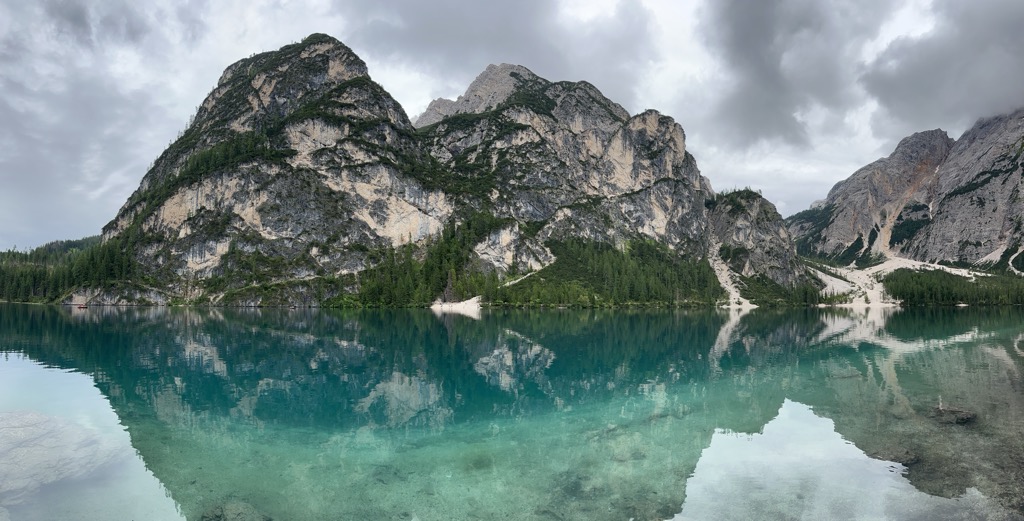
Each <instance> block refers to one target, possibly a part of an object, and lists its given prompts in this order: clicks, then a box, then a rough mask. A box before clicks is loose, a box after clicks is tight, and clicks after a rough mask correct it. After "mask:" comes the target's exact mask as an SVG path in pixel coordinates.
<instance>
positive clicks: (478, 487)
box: [0, 305, 1024, 520]
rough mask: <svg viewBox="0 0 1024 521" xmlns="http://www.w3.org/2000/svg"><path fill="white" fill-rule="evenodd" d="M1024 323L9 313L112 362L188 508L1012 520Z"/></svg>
mask: <svg viewBox="0 0 1024 521" xmlns="http://www.w3.org/2000/svg"><path fill="white" fill-rule="evenodd" d="M1021 315H1022V313H1021V311H1020V310H1017V309H1013V308H1005V309H993V310H983V309H973V308H968V309H930V310H872V311H870V312H867V313H855V312H851V311H848V310H818V309H808V310H791V311H773V310H755V311H754V312H751V313H749V314H745V315H739V314H731V315H730V314H729V313H727V312H722V311H718V310H708V311H690V312H673V311H645V312H632V311H615V312H607V311H570V310H560V311H485V312H484V313H483V314H482V315H481V317H480V319H479V320H474V319H472V318H469V317H465V316H453V315H442V316H440V317H437V316H434V315H433V314H432V313H430V312H428V311H362V312H342V311H332V310H323V311H310V310H231V309H212V310H194V309H167V308H138V309H114V308H110V309H103V308H90V309H88V310H67V309H60V308H49V307H41V306H16V305H0V349H2V350H4V351H8V352H15V353H21V354H23V355H24V356H27V357H28V358H29V359H30V360H32V361H34V362H36V363H38V364H42V365H45V366H49V367H57V368H64V369H69V370H72V371H75V372H78V373H84V374H86V375H89V376H91V378H92V379H93V381H94V382H95V385H96V387H98V388H99V390H100V391H101V392H102V396H103V397H104V398H105V399H106V400H107V401H108V402H109V405H110V406H111V407H112V408H113V411H114V412H115V413H116V414H117V418H118V419H119V421H120V423H121V424H122V425H123V426H124V427H125V428H126V429H127V431H128V433H129V434H130V435H131V444H132V446H133V447H134V448H135V450H136V451H138V454H139V456H140V457H141V460H142V461H143V462H144V463H145V467H146V468H148V469H149V471H151V472H152V474H153V475H155V476H156V477H157V478H158V479H159V480H160V482H161V483H162V484H163V486H164V487H166V490H167V492H168V493H169V494H170V496H171V497H172V498H173V499H174V501H175V502H176V503H177V505H178V507H179V508H180V510H181V512H182V513H183V514H184V515H185V517H187V518H188V519H201V518H203V516H204V515H206V516H207V518H215V517H216V516H217V515H221V516H222V517H223V513H224V512H226V511H227V509H228V507H226V506H225V505H228V506H230V508H234V509H236V510H237V509H243V510H245V511H247V512H256V513H259V514H258V515H261V516H268V517H271V518H274V519H291V518H304V519H338V518H343V519H394V518H397V519H412V518H413V517H415V518H418V519H422V520H427V519H474V518H480V519H486V518H506V519H578V518H588V519H629V518H636V519H658V518H661V519H667V518H672V517H673V516H677V518H686V519H701V518H707V517H709V516H710V514H709V512H715V515H714V516H711V517H717V518H728V517H730V516H734V518H739V517H740V516H742V515H744V514H743V513H744V512H749V511H750V510H747V509H750V508H756V509H757V511H759V512H762V513H764V515H765V516H768V517H767V518H772V517H778V518H788V517H790V516H794V515H795V516H796V517H801V516H802V517H804V518H808V519H809V518H814V517H817V516H819V515H822V516H825V517H835V518H840V519H841V518H856V517H858V516H860V517H863V516H868V517H876V516H880V518H892V519H903V518H918V517H921V516H925V517H927V518H935V517H932V516H936V515H937V516H938V518H943V516H946V517H947V518H954V519H955V518H961V517H963V516H971V515H974V516H983V517H984V516H987V517H989V518H999V517H1003V518H1009V519H1016V518H1019V516H1018V514H1020V513H1021V512H1024V499H1022V498H1021V497H1020V494H1019V490H1022V489H1024V473H1022V472H1021V470H1020V469H1021V468H1024V467H1022V463H1024V443H1022V441H1020V438H1021V437H1020V436H1019V433H1020V432H1022V427H1024V396H1022V394H1021V392H1020V390H1021V380H1020V374H1019V373H1020V368H1021V367H1020V366H1021V361H1022V358H1024V353H1022V350H1021V347H1022V346H1021V344H1020V343H1021V339H1022V330H1021V327H1020V324H1022V323H1024V321H1022V320H1021V318H1024V317H1022V316H1021ZM2 364H3V362H0V370H2V369H3V367H4V366H3V365H2ZM24 385H25V386H30V385H31V383H25V384H24ZM32 392H34V391H33V390H32V389H23V390H21V392H20V393H19V394H23V395H28V394H29V393H32ZM18 402H19V398H18V396H17V395H10V396H2V397H0V412H3V411H9V410H15V409H20V408H22V407H20V405H19V403H18ZM940 406H941V408H940ZM954 409H955V410H957V411H966V412H969V413H970V414H971V415H973V416H972V417H971V418H970V419H965V420H964V421H963V423H960V424H958V423H956V421H953V420H950V418H951V417H950V416H949V415H948V414H946V411H948V410H954ZM811 411H813V413H812V412H811ZM965 418H966V416H965ZM3 428H4V426H3V425H0V429H3ZM779 429H785V430H786V432H788V433H789V434H787V435H786V436H779V434H778V430H779ZM784 439H789V440H791V441H792V440H803V441H802V442H801V443H799V444H797V443H791V442H783V441H784ZM851 444H852V445H851ZM0 450H2V447H0ZM737 451H740V452H737ZM808 451H812V452H808ZM722 454H732V456H729V457H723V456H722ZM737 454H742V459H736V458H737ZM865 454H866V455H868V456H870V457H871V458H874V459H869V458H867V457H866V456H864V455H865ZM737 473H738V474H737ZM691 475H692V477H691ZM733 475H735V477H736V479H730V478H729V476H733ZM766 476H767V477H766ZM821 480H826V482H825V484H821V483H820V481H821ZM834 480H839V482H840V483H842V484H843V486H831V485H829V484H828V483H830V482H833V481H834ZM709 487H712V488H709ZM708 490H717V491H718V492H717V493H724V492H723V491H724V490H729V491H730V492H729V493H728V494H727V495H728V496H729V497H734V498H735V497H737V495H744V496H745V497H747V498H748V499H749V501H746V502H736V503H735V505H734V506H729V507H727V506H726V505H724V503H723V502H721V501H719V502H718V503H717V505H716V504H715V503H709V502H708V497H709V496H708ZM876 492H877V494H876ZM865 494H868V495H873V496H874V497H875V499H876V500H873V501H865V500H864V497H863V496H864V495H865ZM879 494H881V495H879ZM782 496H785V497H782ZM360 498H373V501H371V502H366V501H362V500H361V499H360ZM896 498H898V499H899V500H898V501H896ZM947 498H951V499H947ZM4 500H5V499H4V496H2V495H0V507H2V506H4V503H3V501H4ZM759 501H760V502H759ZM239 505H241V506H239ZM708 509H711V510H708ZM12 512H13V510H12ZM218 513H220V514H218ZM253 515H256V514H253ZM762 517H763V516H762Z"/></svg>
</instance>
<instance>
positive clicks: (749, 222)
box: [709, 190, 806, 286]
mask: <svg viewBox="0 0 1024 521" xmlns="http://www.w3.org/2000/svg"><path fill="white" fill-rule="evenodd" d="M709 206H711V212H710V216H709V221H710V226H711V231H712V237H713V239H714V241H715V242H716V243H717V244H718V245H719V250H718V252H717V254H718V255H719V256H720V257H721V258H722V260H724V261H725V262H726V263H727V264H728V265H729V268H730V269H732V271H734V272H736V273H738V274H740V275H743V276H745V277H754V276H757V275H763V276H766V277H768V278H769V279H771V280H773V281H775V282H777V283H779V284H781V285H783V286H792V285H794V284H797V283H800V282H804V281H805V280H806V279H805V278H804V276H803V270H802V269H801V267H800V261H799V257H797V253H796V248H795V247H794V243H793V239H792V237H791V236H790V234H789V230H787V229H786V224H785V222H784V221H783V219H782V216H781V215H779V212H778V210H776V209H775V205H773V204H772V203H771V202H769V201H768V200H766V199H765V198H763V197H761V195H760V194H758V193H757V192H754V191H751V190H738V191H735V192H729V193H726V194H720V195H719V196H718V197H717V198H716V199H715V201H714V202H713V203H712V204H711V205H709ZM712 253H715V252H712Z"/></svg>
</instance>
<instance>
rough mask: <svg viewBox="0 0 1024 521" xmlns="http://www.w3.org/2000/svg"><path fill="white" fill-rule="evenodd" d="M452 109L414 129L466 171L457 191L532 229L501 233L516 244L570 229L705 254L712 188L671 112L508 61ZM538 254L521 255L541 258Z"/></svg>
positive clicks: (534, 245) (535, 247) (528, 248)
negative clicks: (623, 101) (617, 99)
mask: <svg viewBox="0 0 1024 521" xmlns="http://www.w3.org/2000/svg"><path fill="white" fill-rule="evenodd" d="M432 106H435V108H436V107H437V106H439V104H438V103H436V102H435V103H434V104H432ZM451 107H453V109H452V110H453V112H452V114H450V115H448V116H447V117H446V118H445V119H442V120H440V121H439V122H437V123H434V124H432V125H428V126H426V127H423V128H421V129H420V132H421V134H422V135H424V136H425V145H426V146H427V147H428V150H429V151H430V153H431V155H433V156H434V157H435V158H436V159H437V160H438V162H439V163H441V165H442V166H443V168H444V169H447V170H450V171H451V172H453V175H455V176H457V177H459V178H462V179H465V180H468V182H467V183H466V186H465V187H464V189H461V190H459V191H458V193H456V194H455V196H456V197H457V198H458V199H459V200H462V201H465V202H466V203H467V204H470V205H475V206H478V207H481V208H484V207H486V208H489V209H491V211H493V212H494V213H495V215H496V216H498V217H503V218H509V219H511V220H513V221H515V222H517V223H523V224H524V225H527V227H529V228H531V229H532V230H533V233H531V234H530V235H531V236H530V237H526V236H524V235H523V234H522V233H520V232H519V231H517V229H518V228H520V227H519V226H514V227H510V228H509V229H506V230H503V231H502V234H504V235H505V236H506V237H508V239H506V241H507V242H509V243H510V244H514V245H515V250H516V251H520V252H539V251H542V250H543V247H542V246H541V245H542V244H543V242H544V241H546V240H548V239H551V238H555V239H560V238H565V237H568V236H575V237H585V238H588V239H593V240H598V241H603V242H611V243H622V242H623V241H626V240H630V239H633V238H638V237H647V238H651V239H655V240H658V241H660V242H663V243H665V244H668V245H669V246H670V247H671V248H673V249H679V250H680V251H683V252H686V253H691V254H693V253H696V254H703V251H704V247H705V246H706V238H705V231H706V229H707V217H706V215H705V210H704V200H705V199H706V198H709V197H713V196H714V193H713V192H712V191H711V188H710V185H709V184H708V182H707V180H706V179H704V178H703V177H702V176H701V175H700V173H699V171H698V170H697V168H696V163H695V161H694V160H693V157H692V156H690V155H689V154H688V153H687V151H686V140H685V136H684V134H683V130H682V128H681V127H680V126H679V125H678V124H677V123H675V121H673V120H672V119H671V118H668V117H666V116H663V115H661V114H658V113H657V112H655V111H647V112H644V113H642V114H639V115H637V116H633V117H630V116H629V114H628V113H627V112H626V111H625V110H624V109H623V108H622V107H620V106H619V105H617V104H615V103H613V102H611V101H610V100H608V99H607V98H605V97H604V96H603V95H602V94H601V93H600V92H599V91H598V90H597V89H596V88H594V86H592V85H590V84H588V83H585V82H579V83H571V82H558V83H552V82H549V81H547V80H543V79H541V78H538V77H537V76H535V75H534V74H533V73H531V72H529V71H528V70H526V69H524V68H523V67H517V66H507V65H501V66H491V67H488V69H487V70H486V71H484V73H483V74H481V76H480V77H479V78H477V80H476V81H474V82H473V84H472V85H471V86H470V88H469V90H467V92H466V94H465V95H463V96H460V97H459V99H458V101H456V102H454V104H453V105H451ZM435 113H436V112H431V110H430V109H428V112H427V113H425V114H424V116H430V117H429V118H427V121H430V120H431V118H433V117H434V116H433V115H432V114H435ZM419 121H420V122H421V123H422V122H423V121H424V117H422V116H421V117H420V119H419ZM543 257H544V256H543V254H540V255H537V256H535V257H534V258H532V259H521V260H523V261H525V262H526V264H530V265H539V264H542V263H543Z"/></svg>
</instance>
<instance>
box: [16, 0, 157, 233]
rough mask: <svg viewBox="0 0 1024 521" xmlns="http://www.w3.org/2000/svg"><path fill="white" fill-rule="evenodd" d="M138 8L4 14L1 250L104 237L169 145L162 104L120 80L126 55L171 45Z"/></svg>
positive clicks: (58, 4) (85, 6) (25, 7)
mask: <svg viewBox="0 0 1024 521" xmlns="http://www.w3.org/2000/svg"><path fill="white" fill-rule="evenodd" d="M132 5H133V4H131V3H125V2H119V1H113V2H104V3H95V2H76V1H50V2H46V3H42V4H33V3H31V2H23V3H18V5H13V4H12V5H8V6H4V7H2V8H0V14H4V15H8V16H10V17H11V19H13V20H16V21H17V24H15V25H13V26H12V27H13V29H9V30H8V31H7V32H4V33H0V63H2V65H3V67H2V70H0V90H2V91H3V92H4V96H3V97H0V121H3V124H2V125H0V183H2V187H3V188H2V189H0V247H2V248H4V249H6V248H9V247H12V246H15V245H17V246H19V247H30V246H36V245H39V244H41V243H43V242H47V241H50V240H56V239H73V238H79V237H83V236H86V235H95V234H97V233H99V231H100V228H101V227H102V226H103V224H105V223H106V221H107V220H109V219H110V218H112V217H113V214H114V211H116V208H117V207H119V206H120V205H121V204H122V203H123V202H124V200H125V198H126V197H127V195H128V193H130V192H131V189H133V188H134V187H135V185H136V184H137V183H138V179H139V178H140V177H141V174H142V172H144V170H145V168H146V165H147V163H148V162H149V161H151V160H152V158H153V157H156V154H158V153H159V149H160V148H162V146H164V145H165V144H166V143H165V142H164V143H161V142H160V141H159V140H157V139H154V137H155V136H154V134H153V133H152V132H151V129H154V128H159V129H166V128H168V125H170V124H173V123H172V122H171V121H169V118H168V113H167V111H166V110H165V109H164V108H163V107H161V106H160V103H161V100H160V99H159V97H158V96H152V95H151V94H152V93H150V92H148V91H147V89H146V88H144V86H145V85H146V84H145V83H142V85H143V88H139V84H136V85H134V86H132V85H126V83H127V82H125V79H124V77H121V76H118V75H116V74H111V69H110V67H111V66H113V65H114V62H116V59H114V56H116V55H117V53H118V52H122V51H126V50H127V51H138V52H140V53H143V54H145V55H147V56H149V57H152V58H153V59H156V60H159V59H160V56H161V55H162V51H161V49H162V48H164V47H166V43H165V42H164V41H163V40H162V39H161V38H160V36H159V33H158V32H154V31H153V30H152V26H151V24H150V21H149V20H150V19H151V17H150V14H149V13H147V12H143V11H137V10H133V9H132ZM127 74H136V73H135V72H133V71H131V70H128V71H127ZM149 81H150V82H159V81H161V79H160V78H152V79H150V80H149Z"/></svg>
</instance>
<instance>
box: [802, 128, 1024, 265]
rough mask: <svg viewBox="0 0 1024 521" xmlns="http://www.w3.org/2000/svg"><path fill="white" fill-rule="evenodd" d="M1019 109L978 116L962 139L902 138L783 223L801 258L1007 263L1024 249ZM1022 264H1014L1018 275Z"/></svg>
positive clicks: (1023, 141)
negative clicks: (883, 257) (886, 154)
mask: <svg viewBox="0 0 1024 521" xmlns="http://www.w3.org/2000/svg"><path fill="white" fill-rule="evenodd" d="M1022 151H1024V109H1022V110H1019V111H1017V112H1014V113H1012V114H1007V115H1002V116H997V117H993V118H987V119H982V120H979V121H978V122H977V123H976V124H975V125H974V127H973V128H971V129H970V130H968V131H967V132H966V133H964V135H963V136H961V137H960V139H958V140H956V141H955V142H954V141H952V140H951V139H950V138H949V137H948V136H947V135H946V133H945V132H943V131H941V130H932V131H928V132H921V133H918V134H914V135H912V136H910V137H907V138H905V139H904V140H903V141H901V142H900V144H899V145H898V146H897V147H896V150H895V151H894V152H893V154H892V155H890V156H889V157H887V158H883V159H880V160H878V161H876V162H874V163H872V164H870V165H868V166H865V167H864V168H862V169H860V170H858V171H857V172H855V173H854V174H853V175H852V176H850V178H849V179H846V180H845V181H841V182H839V183H837V184H836V185H835V186H834V187H833V188H832V190H831V191H830V192H829V194H828V197H827V198H826V199H825V200H824V201H823V202H820V203H816V204H815V205H814V206H812V207H811V208H810V209H808V210H805V211H803V212H800V213H798V214H795V215H793V216H791V217H790V218H789V219H787V224H788V226H789V231H790V233H792V234H793V236H794V237H795V238H796V241H797V245H798V249H799V250H800V252H801V253H803V254H810V255H818V256H825V257H831V258H834V259H837V260H840V261H842V262H843V263H848V262H852V261H854V260H856V259H858V258H859V259H865V258H867V257H870V256H871V255H874V254H887V255H892V256H903V257H909V258H913V259H916V260H921V261H927V262H954V263H971V264H991V265H1001V266H1004V267H1006V266H1007V265H1008V264H1009V261H1010V260H1011V258H1014V259H1015V258H1016V254H1017V253H1018V252H1019V251H1020V248H1021V245H1022V244H1024V230H1022V219H1024V201H1021V198H1020V191H1021V181H1022V176H1024V158H1022V157H1021V156H1022ZM1020 267H1021V266H1017V269H1019V268H1020Z"/></svg>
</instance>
